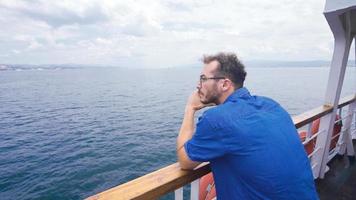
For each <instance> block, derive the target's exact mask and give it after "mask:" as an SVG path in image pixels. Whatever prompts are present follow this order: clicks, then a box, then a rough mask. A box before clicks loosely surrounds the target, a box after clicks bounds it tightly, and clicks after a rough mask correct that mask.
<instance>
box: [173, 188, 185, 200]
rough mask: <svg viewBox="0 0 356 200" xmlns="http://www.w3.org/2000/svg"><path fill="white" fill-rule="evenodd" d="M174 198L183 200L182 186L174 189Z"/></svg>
mask: <svg viewBox="0 0 356 200" xmlns="http://www.w3.org/2000/svg"><path fill="white" fill-rule="evenodd" d="M174 199H175V200H183V187H181V188H178V189H176V190H175V191H174Z"/></svg>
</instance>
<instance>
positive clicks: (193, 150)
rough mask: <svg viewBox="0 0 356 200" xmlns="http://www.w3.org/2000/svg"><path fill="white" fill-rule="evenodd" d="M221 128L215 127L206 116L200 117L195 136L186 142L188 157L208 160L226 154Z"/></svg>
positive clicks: (203, 160) (194, 159) (199, 160)
mask: <svg viewBox="0 0 356 200" xmlns="http://www.w3.org/2000/svg"><path fill="white" fill-rule="evenodd" d="M222 139H223V138H222V137H221V133H220V130H219V129H217V128H213V127H212V125H211V124H210V123H209V120H208V119H207V117H206V116H204V114H203V116H202V117H201V118H199V121H198V123H197V127H196V131H195V133H194V135H193V137H192V138H191V139H190V140H188V141H187V142H186V143H185V144H184V148H185V151H186V152H187V155H188V157H189V158H190V159H191V160H193V161H198V162H207V161H211V160H213V159H215V158H218V157H221V156H223V155H224V154H225V146H224V144H223V140H222Z"/></svg>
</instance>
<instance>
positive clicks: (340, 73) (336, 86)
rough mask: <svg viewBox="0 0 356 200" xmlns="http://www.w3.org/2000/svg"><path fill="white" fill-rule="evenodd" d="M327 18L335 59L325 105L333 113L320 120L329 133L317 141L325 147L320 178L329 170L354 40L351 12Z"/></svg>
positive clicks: (318, 144)
mask: <svg viewBox="0 0 356 200" xmlns="http://www.w3.org/2000/svg"><path fill="white" fill-rule="evenodd" d="M325 17H326V19H327V21H328V23H329V25H330V27H331V29H332V31H333V34H334V38H335V44H334V52H333V58H332V61H331V66H330V72H329V80H328V86H327V90H326V96H325V105H332V106H333V112H331V113H330V114H328V115H326V116H324V117H322V118H321V120H320V127H319V130H326V133H327V134H326V136H325V137H320V138H319V137H318V139H317V147H323V155H322V161H321V165H320V170H319V177H320V178H324V174H325V171H326V169H327V166H326V164H327V162H328V156H329V147H330V141H331V137H332V132H333V127H334V121H335V116H336V112H337V106H338V102H339V99H340V93H341V88H342V84H343V81H344V76H345V71H346V65H347V60H348V56H349V52H350V46H351V42H352V38H353V35H352V33H351V21H350V12H346V13H344V14H342V15H336V14H325Z"/></svg>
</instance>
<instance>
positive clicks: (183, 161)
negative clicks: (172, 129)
mask: <svg viewBox="0 0 356 200" xmlns="http://www.w3.org/2000/svg"><path fill="white" fill-rule="evenodd" d="M194 114H195V110H194V109H190V108H186V109H185V112H184V118H183V122H182V126H181V128H180V131H179V135H178V137H177V157H178V162H179V164H180V167H181V168H182V169H194V168H195V167H196V166H197V165H198V164H199V162H195V161H192V160H190V159H189V157H188V155H187V152H186V151H185V149H184V144H185V143H186V142H187V141H188V140H190V139H191V138H192V136H193V134H194Z"/></svg>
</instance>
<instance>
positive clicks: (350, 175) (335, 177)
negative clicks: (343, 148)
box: [316, 141, 356, 200]
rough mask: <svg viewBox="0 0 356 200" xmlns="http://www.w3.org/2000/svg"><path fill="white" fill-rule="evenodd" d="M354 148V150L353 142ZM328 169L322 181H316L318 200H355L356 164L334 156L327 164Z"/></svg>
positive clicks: (355, 144) (347, 159) (355, 143)
mask: <svg viewBox="0 0 356 200" xmlns="http://www.w3.org/2000/svg"><path fill="white" fill-rule="evenodd" d="M354 148H355V149H356V142H355V141H354ZM329 167H330V170H329V171H328V172H327V173H326V174H325V177H324V179H317V180H316V187H317V190H318V193H319V197H320V199H321V200H335V199H340V200H354V199H356V162H355V161H352V162H350V160H349V158H348V157H347V156H336V157H335V158H334V159H333V160H332V161H331V162H330V163H329Z"/></svg>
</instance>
